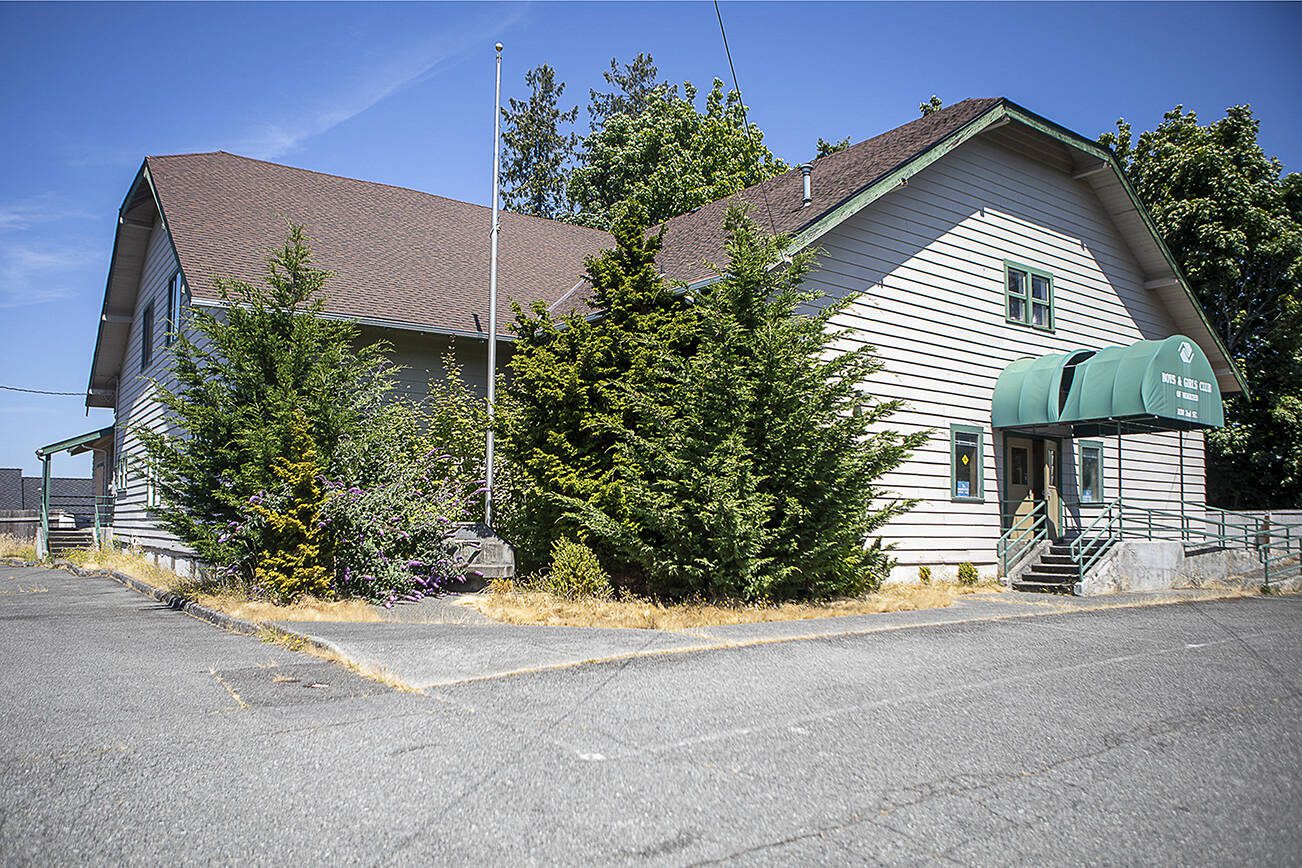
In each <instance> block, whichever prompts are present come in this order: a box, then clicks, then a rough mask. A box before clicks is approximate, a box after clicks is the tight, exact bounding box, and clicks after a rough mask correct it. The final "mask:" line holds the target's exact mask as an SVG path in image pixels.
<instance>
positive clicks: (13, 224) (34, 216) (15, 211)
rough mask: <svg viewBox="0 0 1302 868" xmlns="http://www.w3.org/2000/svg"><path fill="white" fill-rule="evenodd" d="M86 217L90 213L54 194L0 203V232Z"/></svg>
mask: <svg viewBox="0 0 1302 868" xmlns="http://www.w3.org/2000/svg"><path fill="white" fill-rule="evenodd" d="M87 217H90V212H88V211H86V210H85V209H84V208H79V207H76V206H74V205H71V204H70V203H68V202H66V201H65V200H64V199H63V198H62V197H61V196H59V195H58V194H56V193H43V194H41V195H39V196H29V197H27V198H23V199H11V200H10V201H8V202H0V232H16V231H20V230H23V229H30V228H32V227H33V226H35V225H37V224H38V223H54V222H56V221H59V220H70V219H85V218H87Z"/></svg>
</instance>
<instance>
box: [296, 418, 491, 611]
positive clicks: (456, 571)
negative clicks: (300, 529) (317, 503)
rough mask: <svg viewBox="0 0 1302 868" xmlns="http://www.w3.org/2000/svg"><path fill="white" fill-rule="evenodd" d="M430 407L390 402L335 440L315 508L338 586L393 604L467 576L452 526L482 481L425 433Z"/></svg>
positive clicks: (346, 593)
mask: <svg viewBox="0 0 1302 868" xmlns="http://www.w3.org/2000/svg"><path fill="white" fill-rule="evenodd" d="M432 409H436V408H432V407H431V406H430V405H429V404H427V403H424V402H422V403H413V402H408V401H397V402H394V403H392V404H389V405H387V406H386V407H384V408H383V409H382V410H380V411H378V412H377V413H376V414H375V415H374V417H373V418H372V419H371V422H370V424H369V425H368V426H367V427H366V430H365V431H364V432H362V433H360V434H359V436H357V437H355V438H352V439H349V440H347V441H345V442H344V443H342V444H341V446H340V449H339V452H338V454H337V459H338V460H337V461H336V470H335V472H334V474H332V476H330V477H328V478H326V479H325V480H324V481H323V484H324V486H325V488H326V491H327V496H326V501H325V504H324V506H323V507H322V510H321V514H322V521H323V522H325V524H326V527H327V529H328V532H329V536H330V538H331V540H332V541H333V556H334V587H335V593H336V594H337V595H338V596H341V597H362V598H365V599H368V600H372V601H374V602H377V603H384V604H386V605H392V604H393V603H395V602H398V601H401V600H407V601H416V600H419V599H421V598H422V597H424V596H426V595H427V594H430V593H434V592H437V591H439V590H441V589H443V588H446V587H448V586H450V585H456V584H458V583H460V582H461V581H463V580H464V579H465V576H466V572H467V566H466V562H465V556H464V555H463V554H462V553H461V551H460V549H459V547H458V545H457V544H456V543H455V542H454V540H453V538H452V536H453V532H454V530H455V526H456V523H457V522H459V521H463V520H467V519H468V518H470V517H472V516H473V514H474V512H475V507H476V506H477V504H478V497H479V495H480V493H481V492H482V489H481V488H480V487H479V486H478V484H477V482H476V481H474V480H470V479H467V478H466V477H465V474H464V467H463V464H462V462H460V461H459V460H458V459H457V458H456V457H454V456H452V455H451V454H449V453H448V452H447V451H446V450H445V449H444V448H443V447H442V444H440V443H439V442H438V440H439V438H437V437H434V436H431V433H430V426H429V424H428V415H429V414H430V412H431V411H432Z"/></svg>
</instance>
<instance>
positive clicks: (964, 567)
mask: <svg viewBox="0 0 1302 868" xmlns="http://www.w3.org/2000/svg"><path fill="white" fill-rule="evenodd" d="M980 580H981V575H980V574H979V573H978V572H977V568H976V567H974V566H972V562H971V561H964V562H963V563H961V564H959V565H958V583H959V584H960V585H975V584H976V583H977V582H979V581H980Z"/></svg>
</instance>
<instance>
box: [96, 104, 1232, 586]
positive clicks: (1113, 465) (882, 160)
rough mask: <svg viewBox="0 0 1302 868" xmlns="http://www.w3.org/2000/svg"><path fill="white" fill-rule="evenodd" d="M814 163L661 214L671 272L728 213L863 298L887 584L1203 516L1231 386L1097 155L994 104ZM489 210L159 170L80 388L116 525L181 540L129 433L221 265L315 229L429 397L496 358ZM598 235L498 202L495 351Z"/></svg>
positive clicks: (1218, 348) (1200, 316)
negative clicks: (492, 353) (445, 375)
mask: <svg viewBox="0 0 1302 868" xmlns="http://www.w3.org/2000/svg"><path fill="white" fill-rule="evenodd" d="M804 169H805V170H804V171H802V169H800V168H798V169H793V170H792V171H790V172H787V173H786V174H783V175H780V176H778V177H775V178H772V179H770V180H768V181H765V182H763V183H761V184H758V185H756V186H755V187H752V188H749V189H747V190H745V191H742V192H741V193H739V194H738V195H736V196H734V197H732V198H730V199H728V200H724V201H720V202H715V203H712V204H709V205H707V206H705V207H702V208H700V209H697V210H696V211H693V212H691V213H689V214H685V215H682V216H680V217H676V218H674V219H672V220H669V221H668V222H667V223H666V225H665V227H664V229H665V243H664V247H663V250H662V255H661V267H662V269H663V270H664V272H665V274H666V275H667V276H668V277H670V278H673V279H675V280H681V281H683V282H684V283H687V284H688V285H690V286H698V285H703V284H705V283H708V282H709V281H710V280H712V279H713V277H714V276H713V274H712V273H711V272H710V270H709V268H708V267H707V266H706V263H707V262H721V261H725V256H724V253H723V233H722V226H721V223H722V218H723V215H724V212H725V210H726V208H727V207H728V206H729V205H730V204H733V203H745V204H748V205H749V206H750V207H751V212H752V214H753V215H754V216H755V217H756V218H757V219H759V220H760V222H761V223H762V224H767V225H769V226H770V227H771V228H772V229H774V230H775V231H777V232H781V233H786V234H788V235H790V236H791V237H792V239H793V248H806V247H810V246H816V247H817V248H819V249H821V251H822V252H821V254H820V256H819V259H818V264H817V267H816V268H815V270H814V271H813V272H812V274H811V275H810V278H809V282H810V285H811V286H813V287H815V288H816V289H818V290H819V291H820V292H821V293H823V294H825V296H826V297H828V298H833V299H844V298H849V299H851V300H850V302H849V303H848V305H847V307H846V308H845V309H844V311H843V312H842V313H841V314H840V316H839V317H838V320H837V322H836V323H835V325H836V326H837V327H838V328H842V329H845V330H846V331H847V337H845V338H844V340H847V341H851V342H855V343H858V342H866V343H869V344H871V345H873V346H875V347H877V348H878V352H879V356H880V358H881V360H882V361H883V362H884V368H883V370H882V371H881V372H880V373H879V374H878V375H876V377H875V378H874V379H873V380H872V381H871V382H870V383H867V384H865V386H866V388H868V389H870V390H872V391H873V392H874V393H875V394H877V395H879V396H880V397H882V398H898V399H901V400H902V401H904V402H905V403H904V408H903V409H902V410H901V411H900V412H899V413H898V414H896V416H895V417H894V418H892V419H891V420H890V423H889V424H890V426H891V427H893V428H897V429H901V430H925V431H928V432H930V433H931V435H932V436H931V439H930V440H929V441H928V443H927V445H926V446H924V447H923V448H921V449H919V450H918V451H917V452H916V453H915V454H914V455H913V457H912V458H911V459H910V460H909V461H908V462H907V463H905V464H904V465H903V466H901V467H900V468H899V469H898V470H897V471H895V472H893V473H892V474H890V475H889V476H888V477H887V478H886V479H885V480H884V484H885V486H886V488H887V489H889V490H891V491H893V492H895V493H897V494H899V495H900V496H903V497H909V498H916V499H918V501H919V502H918V505H917V507H916V508H914V509H913V510H912V511H910V512H909V513H907V514H906V515H904V516H903V517H901V518H899V519H898V520H896V521H894V522H892V523H891V524H890V525H889V526H888V527H887V528H886V529H885V531H884V537H885V539H886V540H887V541H888V542H891V543H893V544H894V545H895V547H896V556H897V557H898V560H899V566H898V567H897V568H896V569H897V578H901V579H908V578H911V577H913V576H916V575H917V569H918V567H919V566H922V565H928V566H931V567H932V568H933V569H934V570H935V571H936V574H937V575H938V576H945V575H952V574H953V573H954V571H955V570H956V569H957V566H958V565H959V564H961V563H963V562H971V563H973V564H975V565H977V566H978V567H979V568H980V570H981V571H982V572H983V573H985V574H987V575H993V574H994V573H996V572H997V571H999V570H1001V569H1002V570H1003V571H1004V572H1007V573H1010V574H1014V573H1016V572H1017V571H1019V570H1022V571H1024V570H1025V569H1026V568H1027V567H1028V566H1031V565H1033V564H1034V563H1035V562H1036V558H1037V557H1039V556H1040V555H1043V554H1044V552H1045V549H1046V547H1047V546H1048V545H1049V544H1050V543H1052V541H1053V540H1054V539H1055V538H1059V537H1065V536H1070V535H1072V533H1073V532H1080V531H1082V530H1086V531H1090V532H1091V533H1094V532H1096V531H1097V529H1098V528H1099V527H1100V526H1102V527H1103V528H1104V530H1105V533H1104V535H1106V534H1107V533H1110V530H1108V529H1109V528H1111V527H1112V526H1113V524H1114V518H1113V517H1111V514H1110V510H1112V509H1114V508H1116V509H1120V507H1119V506H1115V502H1116V500H1117V498H1118V497H1119V496H1121V495H1122V494H1123V493H1124V497H1125V499H1126V501H1127V503H1128V504H1130V505H1131V506H1130V507H1127V508H1135V509H1149V510H1163V511H1165V512H1167V513H1170V514H1175V515H1180V514H1182V513H1183V512H1185V511H1186V510H1187V509H1188V508H1189V507H1190V505H1196V506H1197V507H1198V509H1199V510H1201V512H1200V513H1199V514H1200V515H1203V516H1205V515H1206V511H1205V510H1204V509H1203V508H1202V506H1201V504H1202V502H1203V500H1204V462H1203V437H1202V434H1201V432H1202V431H1203V430H1204V429H1205V428H1206V427H1208V426H1210V425H1215V424H1218V420H1219V413H1220V400H1221V396H1222V395H1225V394H1228V393H1232V392H1237V391H1240V390H1241V389H1243V388H1244V382H1243V379H1242V377H1241V375H1240V373H1239V372H1238V371H1237V370H1236V368H1235V366H1234V364H1233V362H1232V361H1231V360H1230V359H1229V357H1228V355H1227V353H1226V351H1225V348H1224V346H1223V345H1222V344H1221V342H1220V340H1219V339H1218V337H1217V336H1216V333H1215V331H1214V330H1213V329H1212V327H1211V326H1210V324H1209V323H1208V320H1207V318H1206V316H1205V314H1204V313H1203V311H1202V310H1201V308H1200V307H1199V305H1198V303H1197V302H1196V300H1195V299H1194V296H1193V294H1192V292H1191V290H1190V288H1189V286H1188V285H1187V283H1186V282H1185V280H1184V278H1183V277H1182V276H1181V274H1180V271H1179V269H1178V267H1177V266H1176V264H1175V262H1174V260H1173V259H1172V257H1171V254H1170V252H1169V251H1168V250H1167V249H1166V247H1165V245H1164V244H1163V243H1162V241H1161V239H1160V237H1159V236H1158V234H1157V232H1156V230H1155V228H1154V226H1153V223H1152V221H1151V219H1150V218H1149V217H1148V215H1147V214H1146V213H1145V211H1144V209H1143V207H1142V206H1141V205H1140V203H1139V202H1138V200H1137V199H1136V197H1135V194H1134V191H1133V190H1132V189H1131V188H1130V186H1129V184H1128V183H1127V182H1126V180H1125V178H1124V176H1123V175H1122V173H1121V170H1120V168H1119V166H1118V164H1117V162H1116V160H1115V158H1114V157H1113V156H1112V154H1111V153H1109V152H1108V151H1107V150H1106V149H1105V148H1102V147H1101V146H1099V145H1098V144H1096V143H1095V142H1093V141H1091V140H1089V139H1086V138H1084V137H1082V136H1079V135H1077V134H1075V133H1072V132H1070V131H1068V130H1065V129H1063V128H1062V127H1060V126H1058V125H1056V124H1054V123H1053V122H1051V121H1049V120H1047V119H1045V118H1042V117H1040V116H1038V115H1036V114H1034V113H1032V112H1030V111H1027V110H1026V109H1023V108H1021V107H1020V106H1017V105H1016V104H1014V103H1012V102H1010V101H1008V100H1006V99H1002V98H993V99H971V100H966V101H964V102H961V103H958V104H956V105H954V106H951V107H949V108H946V109H943V110H941V111H938V112H936V113H934V114H931V115H928V116H925V117H922V118H919V119H918V120H915V121H913V122H911V123H908V124H905V125H904V126H901V127H899V128H897V129H894V130H891V131H889V132H887V133H884V134H882V135H880V136H877V137H875V138H873V139H869V140H867V141H865V142H861V143H859V144H857V145H854V146H852V147H850V148H848V149H846V150H843V151H840V152H838V153H835V154H831V155H829V156H826V157H822V158H820V159H818V160H816V161H814V163H813V164H812V165H811V166H809V167H804ZM489 220H490V217H489V211H488V209H486V208H483V207H480V206H476V205H470V204H466V203H462V202H456V201H452V200H449V199H444V198H441V197H438V196H432V195H428V194H425V193H419V192H416V191H412V190H406V189H401V188H396V187H391V186H386V185H382V184H373V183H368V182H364V181H357V180H352V179H347V178H340V177H335V176H330V175H324V174H319V173H315V172H309V171H304V170H300V169H293V168H289V167H286V166H280V165H275V164H271V163H265V162H260V161H257V160H251V159H246V158H243V157H237V156H233V155H230V154H226V153H222V152H217V153H207V154H191V155H183V156H168V157H149V158H148V159H146V160H145V162H144V164H143V165H142V167H141V169H140V171H139V173H138V174H137V176H136V178H135V179H134V181H133V182H132V184H131V186H130V188H129V190H128V193H127V196H126V199H125V201H124V202H123V205H122V209H121V212H120V220H119V225H118V231H117V237H116V240H115V244H114V251H113V255H112V259H111V262H110V266H109V275H108V282H107V287H106V291H105V298H104V308H103V314H102V317H101V323H100V328H99V336H98V339H97V342H96V347H95V351H94V355H93V358H92V362H91V375H90V383H89V387H88V392H87V404H88V406H97V407H112V408H114V410H115V412H116V414H117V416H116V430H115V433H114V436H113V438H112V443H111V445H109V446H105V447H104V454H103V455H102V456H100V458H101V461H102V463H103V466H105V467H113V468H115V472H114V473H113V475H112V477H113V482H112V485H111V486H109V485H108V484H107V481H106V483H105V488H104V490H103V491H101V493H104V494H109V493H111V494H112V496H113V500H114V517H113V526H114V530H115V533H116V535H117V537H118V538H119V539H122V540H127V541H130V542H133V543H136V544H138V545H141V546H143V547H146V548H151V549H154V550H158V551H160V552H165V553H168V554H172V555H175V554H177V553H181V554H184V551H183V549H181V548H180V547H179V546H178V545H177V543H176V541H175V540H173V539H171V538H170V537H169V536H168V535H167V534H166V533H164V532H162V531H161V530H160V529H158V528H157V527H156V526H155V525H154V523H153V522H152V521H151V519H150V515H149V507H150V505H151V499H152V498H153V497H154V496H155V495H154V492H153V489H152V487H151V486H150V484H149V480H148V479H147V478H137V475H136V474H134V473H132V472H130V468H131V466H132V461H133V459H134V456H136V454H137V451H138V450H137V447H136V444H135V442H134V438H133V436H132V434H131V433H130V430H129V429H130V427H131V426H134V425H139V424H149V425H165V424H166V423H167V420H166V419H164V418H162V415H161V409H160V407H159V405H158V404H157V402H156V401H155V400H154V399H153V398H152V397H151V388H150V386H149V385H148V381H147V379H146V378H147V377H149V376H165V372H166V357H167V353H168V346H167V344H168V338H167V333H168V332H169V330H172V329H175V328H176V327H178V325H180V324H182V323H183V320H182V316H181V314H182V311H183V310H184V309H185V308H186V307H187V306H190V305H193V306H213V305H217V304H219V302H218V300H217V299H218V296H217V293H216V290H215V287H214V284H213V276H214V275H217V274H221V275H225V276H232V277H239V278H244V279H249V280H255V279H257V278H258V276H259V274H260V272H261V263H262V259H263V257H265V255H266V254H267V252H269V251H270V250H271V249H272V248H274V247H275V246H277V245H278V243H279V242H280V241H281V240H282V239H283V237H284V234H285V226H286V221H293V222H298V223H302V224H304V225H305V226H306V229H307V232H308V235H309V237H310V238H311V239H312V242H313V247H314V252H315V255H316V259H317V261H318V263H319V264H320V265H322V266H323V267H325V268H327V269H329V270H330V271H332V272H334V275H335V277H334V280H333V281H332V283H331V286H330V290H329V292H330V295H329V297H328V298H327V315H329V316H338V317H346V318H350V319H354V320H356V321H357V322H358V323H359V324H360V325H361V326H362V327H363V328H364V330H365V331H366V333H367V334H369V335H375V336H377V337H379V336H383V337H385V338H386V339H388V340H389V341H391V342H392V343H393V344H394V346H395V348H396V352H397V354H398V356H399V360H400V361H401V362H402V363H403V364H405V365H407V366H408V367H409V368H410V371H409V377H410V378H411V379H410V381H409V382H408V383H406V384H405V385H406V387H407V388H409V389H412V390H418V389H420V388H422V386H423V383H424V381H425V378H426V377H427V376H428V375H436V374H437V373H438V371H439V370H440V361H439V359H440V357H441V356H442V355H443V354H444V353H448V352H451V353H453V354H455V356H456V357H457V358H459V359H460V360H461V361H462V362H463V364H464V367H465V369H466V370H467V371H469V372H473V371H482V370H483V369H484V366H485V363H484V359H485V354H486V346H487V343H486V342H487V338H488V336H487V335H486V333H485V326H486V321H487V315H486V310H485V307H486V286H485V285H486V274H487V266H488V262H487V255H488V254H487V247H488V245H487V235H488V228H489ZM610 243H611V239H610V238H609V236H607V235H606V234H605V233H602V232H598V231H595V230H591V229H585V228H581V227H576V226H571V225H568V224H563V223H559V222H554V221H548V220H543V219H539V218H532V217H524V216H519V215H514V214H504V215H503V217H502V231H501V263H502V270H501V279H500V286H501V288H502V291H501V301H502V307H501V309H500V310H499V316H498V322H499V323H501V324H502V326H501V332H500V333H499V334H498V335H497V336H496V339H497V340H498V341H500V342H502V347H503V350H504V351H505V352H509V343H510V340H511V336H510V334H509V333H508V332H507V331H506V328H507V325H508V324H509V323H510V321H511V317H510V316H509V315H508V314H509V309H508V305H509V302H510V301H511V300H518V301H521V302H525V303H528V302H533V301H536V300H542V301H543V302H545V303H547V304H548V305H549V306H550V307H551V308H552V309H553V310H556V311H561V312H563V311H567V310H571V309H576V308H578V307H579V306H580V305H581V304H582V299H583V294H584V291H585V284H584V282H583V281H582V270H583V269H582V263H583V260H584V258H585V257H586V256H588V255H591V254H593V253H595V252H597V251H598V250H600V249H602V248H603V247H605V246H608V245H609V244H610ZM1153 514H1160V513H1150V514H1149V518H1150V519H1151V517H1152V515H1153ZM1116 520H1118V521H1124V517H1123V516H1118V518H1117V519H1116ZM1100 521H1102V525H1100V524H1099V522H1100ZM1076 554H1077V555H1080V553H1079V552H1078V553H1076ZM1085 556H1088V555H1087V554H1086V555H1085ZM1076 560H1077V562H1079V561H1080V557H1077V558H1076ZM1077 566H1079V563H1078V564H1077Z"/></svg>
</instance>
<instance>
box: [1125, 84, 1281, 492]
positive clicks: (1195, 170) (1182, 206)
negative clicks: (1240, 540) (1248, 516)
mask: <svg viewBox="0 0 1302 868" xmlns="http://www.w3.org/2000/svg"><path fill="white" fill-rule="evenodd" d="M1257 134H1258V122H1257V120H1256V119H1255V118H1254V117H1253V115H1252V109H1251V108H1250V107H1248V106H1235V107H1233V108H1230V109H1229V110H1228V111H1227V112H1226V114H1225V117H1224V118H1222V119H1220V120H1218V121H1215V122H1213V123H1211V124H1207V125H1201V124H1199V123H1198V118H1197V116H1196V115H1195V113H1194V112H1185V111H1184V110H1183V108H1182V107H1181V106H1176V107H1175V109H1173V110H1172V111H1170V112H1167V113H1166V115H1165V116H1164V117H1163V120H1162V123H1161V124H1160V125H1159V126H1158V127H1157V128H1156V129H1154V130H1151V131H1149V132H1145V133H1142V134H1141V135H1140V136H1139V137H1138V139H1135V138H1134V137H1133V135H1132V132H1131V128H1130V125H1129V124H1127V123H1126V122H1125V121H1124V120H1119V121H1118V122H1117V132H1115V133H1105V134H1104V135H1103V136H1102V137H1101V139H1100V141H1101V142H1102V143H1103V144H1105V145H1108V146H1110V147H1112V148H1113V149H1114V150H1115V152H1116V154H1117V157H1118V159H1120V160H1121V162H1122V165H1123V166H1124V167H1125V170H1126V174H1127V176H1128V177H1129V179H1130V181H1131V183H1132V184H1133V185H1134V187H1135V191H1136V193H1137V194H1138V195H1139V198H1140V199H1141V200H1142V201H1143V202H1144V204H1145V205H1146V206H1147V207H1148V209H1149V211H1150V212H1151V213H1152V215H1153V219H1154V221H1155V222H1156V223H1157V227H1158V230H1159V231H1160V232H1161V234H1162V237H1163V238H1164V239H1165V240H1166V243H1167V245H1168V246H1169V247H1170V248H1171V252H1172V253H1173V254H1174V255H1175V258H1176V260H1177V261H1178V262H1179V263H1180V266H1181V269H1182V270H1183V271H1184V273H1185V275H1186V276H1187V277H1188V278H1189V281H1190V283H1191V284H1192V286H1193V289H1194V292H1195V293H1196V294H1197V296H1198V298H1199V300H1200V301H1201V302H1202V305H1203V308H1204V309H1205V310H1206V311H1207V314H1208V316H1209V317H1210V319H1211V322H1212V324H1213V327H1214V328H1215V329H1216V330H1217V332H1218V333H1219V334H1220V336H1221V339H1222V340H1223V341H1224V342H1225V345H1226V347H1227V348H1228V349H1229V351H1230V355H1231V356H1232V357H1234V358H1235V359H1237V360H1238V361H1239V363H1240V366H1241V367H1242V368H1243V370H1244V371H1245V373H1246V376H1247V378H1248V383H1249V386H1250V388H1251V393H1250V394H1249V395H1247V396H1243V395H1237V396H1233V397H1231V398H1230V399H1229V400H1228V401H1227V403H1226V427H1225V428H1223V429H1220V430H1217V431H1212V432H1209V433H1208V435H1207V443H1208V446H1209V450H1208V453H1209V454H1208V459H1209V460H1208V500H1209V501H1211V502H1213V503H1219V504H1221V505H1223V506H1230V507H1256V508H1262V507H1276V508H1278V507H1297V506H1302V175H1299V174H1297V173H1293V174H1290V175H1287V176H1283V177H1281V174H1282V166H1281V164H1280V162H1279V160H1277V159H1274V158H1269V157H1267V156H1266V154H1265V153H1264V152H1263V151H1262V149H1261V146H1260V144H1259V143H1258V141H1257Z"/></svg>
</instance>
